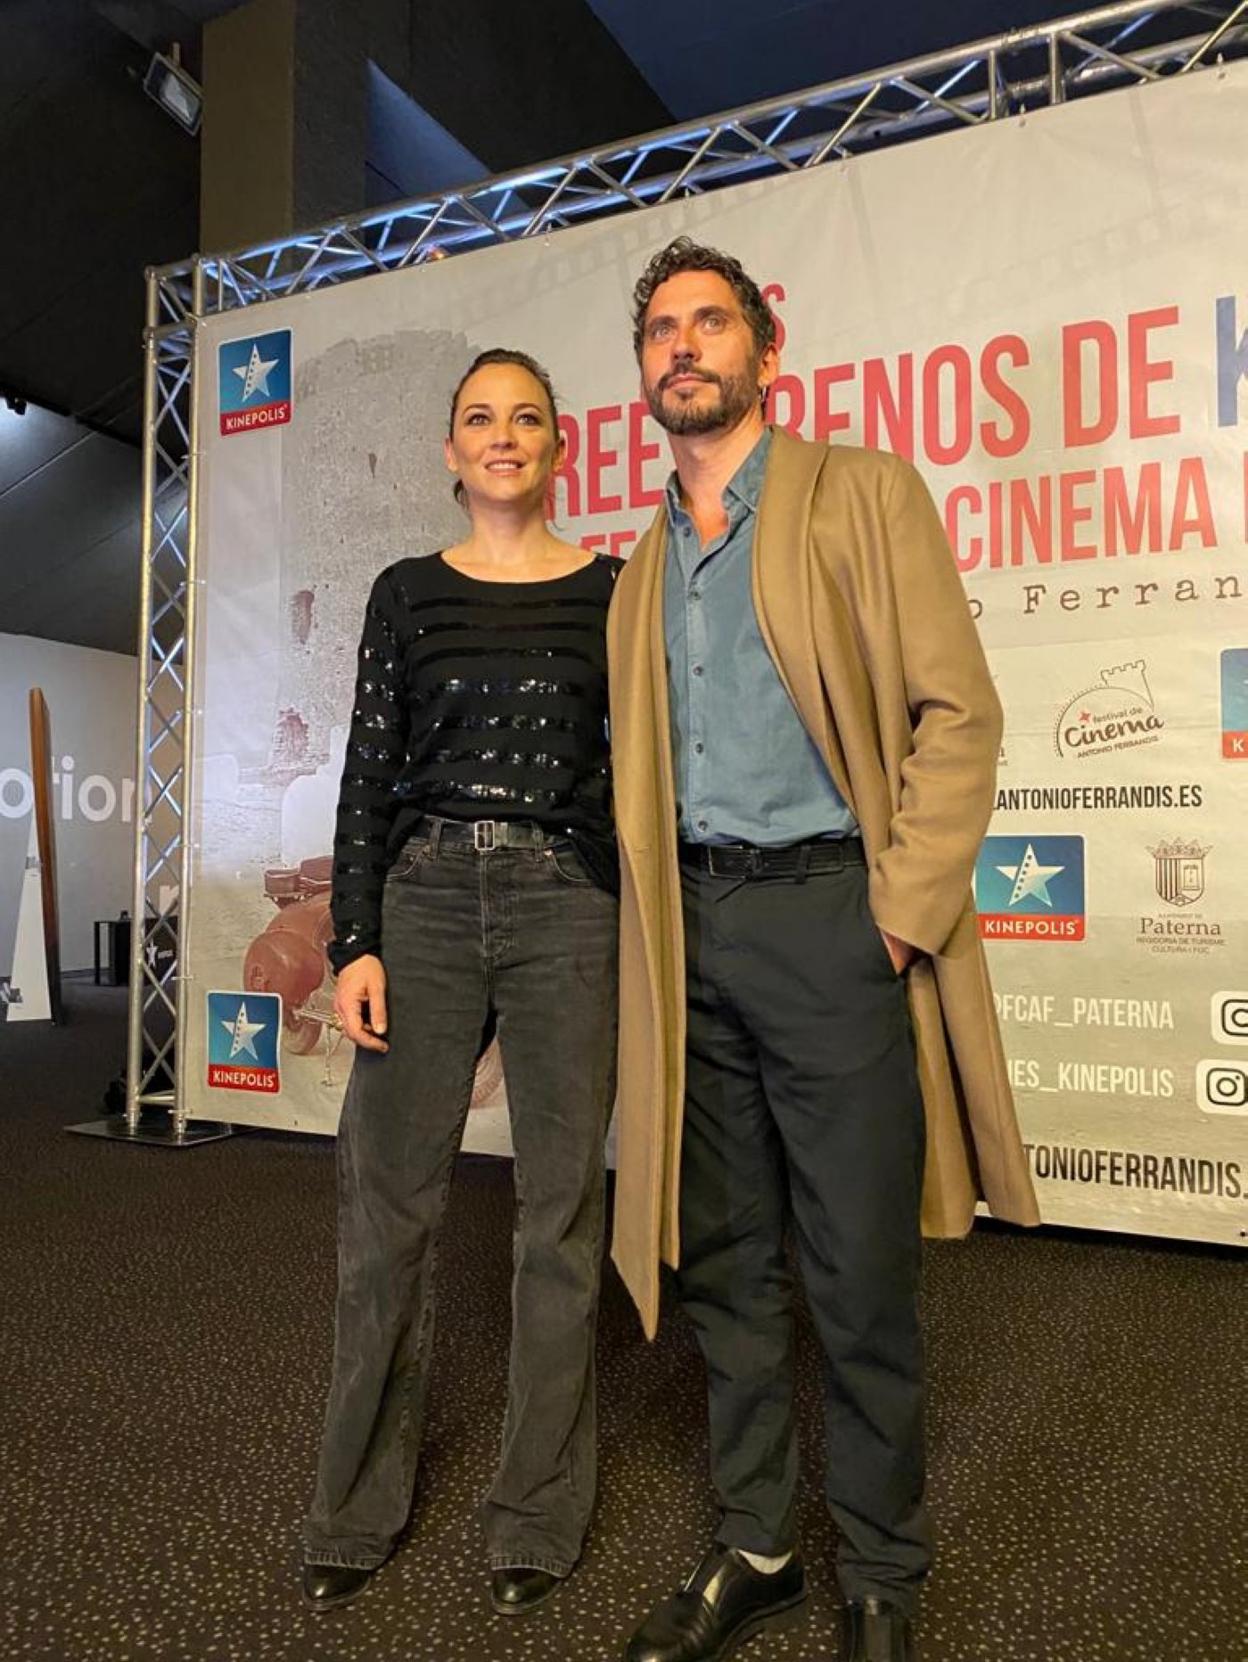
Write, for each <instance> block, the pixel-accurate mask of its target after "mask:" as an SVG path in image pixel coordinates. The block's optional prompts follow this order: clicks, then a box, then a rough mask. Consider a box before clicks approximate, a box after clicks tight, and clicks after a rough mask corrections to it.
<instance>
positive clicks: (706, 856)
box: [679, 837, 867, 877]
mask: <svg viewBox="0 0 1248 1662" xmlns="http://www.w3.org/2000/svg"><path fill="white" fill-rule="evenodd" d="M679 852H680V863H681V865H682V866H686V867H689V868H690V869H692V870H695V871H704V872H706V873H707V874H708V876H710V877H804V876H806V874H807V873H808V872H812V871H840V870H841V869H842V867H844V866H865V865H866V863H867V856H866V853H865V851H864V850H863V846H862V839H861V837H827V838H823V839H822V840H821V841H818V842H806V843H794V844H792V845H791V846H790V847H788V848H757V847H756V846H755V845H754V844H753V843H681V844H680V850H679Z"/></svg>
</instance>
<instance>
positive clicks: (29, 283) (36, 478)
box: [0, 0, 1078, 651]
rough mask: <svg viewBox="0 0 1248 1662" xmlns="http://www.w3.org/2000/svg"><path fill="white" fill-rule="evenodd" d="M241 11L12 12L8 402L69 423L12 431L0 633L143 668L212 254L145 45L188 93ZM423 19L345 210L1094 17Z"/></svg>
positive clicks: (708, 2)
mask: <svg viewBox="0 0 1248 1662" xmlns="http://www.w3.org/2000/svg"><path fill="white" fill-rule="evenodd" d="M237 3H238V0H0V232H2V236H0V247H2V248H3V250H4V253H3V260H2V261H0V395H9V396H10V397H18V398H21V399H25V400H28V401H29V402H30V404H31V405H32V406H33V405H40V406H43V407H44V409H45V410H47V411H49V412H56V413H59V414H60V415H62V416H63V417H65V418H66V420H65V422H64V424H63V426H61V427H59V428H57V427H56V424H55V423H51V424H50V422H51V418H50V416H48V417H41V418H40V420H39V421H38V422H36V421H34V420H32V416H31V415H28V416H27V417H24V418H21V421H19V420H18V418H16V417H13V416H5V417H4V419H0V632H3V631H9V632H14V633H31V634H38V635H45V636H49V637H51V638H56V639H61V640H68V641H76V642H78V643H80V644H84V645H93V646H100V647H105V648H107V649H109V650H114V651H130V650H133V642H134V597H135V592H136V570H137V555H136V549H137V537H136V532H135V512H136V507H137V493H138V465H137V450H136V448H135V447H136V445H137V441H138V437H139V433H140V424H141V375H140V361H141V360H140V346H141V330H142V321H143V319H142V305H143V300H142V296H143V271H144V268H145V267H146V266H148V265H153V264H156V265H158V264H164V263H167V262H170V261H174V260H177V259H180V258H182V257H184V256H185V255H187V254H189V253H191V252H193V251H194V250H195V248H196V246H197V242H198V236H197V231H198V193H199V151H198V141H197V140H196V139H193V138H190V137H188V136H187V135H186V134H185V133H183V132H182V131H181V130H180V129H179V128H178V127H177V126H176V125H175V124H174V123H173V122H172V121H171V120H170V119H169V118H168V117H167V116H166V115H165V114H164V113H163V112H162V111H161V110H160V109H159V108H158V107H157V106H156V105H155V104H153V103H151V102H150V101H149V100H148V99H147V98H146V97H145V96H144V94H143V91H142V88H141V85H140V81H141V77H142V73H143V71H144V69H145V68H146V66H147V63H148V61H149V58H150V54H151V52H152V50H154V49H157V48H159V49H161V50H167V49H168V47H169V46H170V44H171V42H174V41H177V42H178V43H179V45H180V46H181V49H182V53H183V58H184V61H185V62H186V64H187V66H188V67H189V68H190V69H191V70H192V72H197V71H198V68H199V62H200V38H201V29H202V25H203V24H204V23H205V22H206V21H207V20H209V19H210V18H212V17H215V16H217V15H219V14H221V13H223V12H226V11H230V10H233V9H234V6H235V5H236V4H237ZM296 3H299V4H303V3H307V4H317V3H322V0H296ZM407 3H408V0H360V6H361V11H362V12H363V13H364V14H366V17H367V21H368V24H369V26H370V27H374V26H375V29H376V31H377V33H378V35H379V36H381V35H384V36H385V38H386V40H387V41H388V42H389V52H390V58H389V59H387V58H386V55H385V53H382V52H380V51H379V52H377V53H375V54H374V56H375V57H376V58H377V59H378V60H380V61H378V62H377V63H375V65H374V68H373V71H372V75H373V80H372V82H371V83H370V84H371V87H372V96H371V97H370V109H369V153H368V156H367V158H366V168H365V170H364V172H363V174H362V176H361V178H360V181H359V196H358V201H357V202H355V203H354V204H350V205H348V206H354V207H361V208H362V207H364V206H365V205H366V204H367V203H369V202H376V201H378V200H381V199H384V198H385V197H387V196H389V197H393V196H395V195H404V194H414V193H415V192H417V191H424V190H428V189H432V188H439V187H446V186H449V185H452V184H464V183H468V182H470V181H469V180H468V179H466V178H464V177H461V176H460V175H461V174H462V172H463V170H464V168H465V167H470V168H471V170H472V171H473V172H474V173H477V174H478V176H479V175H480V174H483V173H484V172H486V171H487V170H488V171H490V172H499V171H505V170H508V169H511V168H516V167H521V166H524V165H527V164H528V163H530V162H537V161H543V160H546V159H548V158H549V157H550V156H551V155H552V154H563V153H567V152H568V151H571V150H574V149H576V148H578V147H581V146H585V145H589V144H594V143H600V142H603V141H604V140H608V139H611V138H614V137H621V138H622V137H628V136H630V135H631V134H633V133H637V132H642V131H648V130H652V129H653V128H656V127H660V126H663V125H665V124H667V123H668V122H673V121H676V120H683V119H688V118H690V117H695V116H698V115H704V114H708V113H711V112H713V111H717V110H723V109H729V108H733V107H735V106H739V105H742V104H746V103H749V102H753V101H756V100H759V99H763V98H767V97H772V96H776V95H779V94H783V93H785V92H790V91H795V90H797V89H798V88H800V87H805V86H810V85H813V84H816V83H818V82H821V81H827V80H832V79H835V78H836V77H838V76H841V75H846V74H850V73H853V72H857V71H860V70H863V69H867V68H871V67H873V66H875V65H877V64H886V63H891V62H896V61H898V60H900V59H904V58H907V57H911V56H915V55H917V54H919V53H921V52H925V51H928V50H932V49H935V48H938V47H940V46H949V45H956V44H958V43H960V42H962V41H967V40H972V39H975V38H977V37H979V36H981V35H984V34H995V33H999V32H1001V31H1002V30H1004V29H1006V28H1008V27H1013V26H1018V25H1023V24H1027V23H1033V22H1036V21H1039V20H1041V19H1044V18H1048V17H1055V16H1061V15H1063V14H1065V13H1067V12H1072V11H1075V10H1077V9H1078V7H1077V6H1076V5H1075V4H1074V3H1073V0H1067V3H1066V4H1061V3H1060V0H1056V3H1055V0H1048V3H1045V0H1007V3H1004V4H1003V3H1000V0H949V3H947V4H945V5H942V6H919V5H913V4H909V3H905V0H892V3H891V4H881V3H880V0H773V3H770V4H769V3H767V0H655V3H653V4H651V3H642V0H543V4H542V6H541V7H539V8H529V9H527V10H526V9H524V8H521V9H520V10H517V8H516V7H515V6H514V5H511V4H504V3H503V0H411V4H410V11H408V10H407V9H404V10H403V11H402V13H401V16H402V20H403V23H404V25H406V27H405V28H399V29H396V28H395V27H394V26H393V24H394V18H395V16H396V15H399V14H398V13H396V9H395V8H396V6H398V5H402V6H404V7H405V8H406V6H407ZM383 13H384V14H385V15H384V17H383ZM539 19H540V28H539V26H538V22H539ZM556 25H557V26H556ZM552 40H553V41H554V42H555V44H556V48H557V49H556V51H555V52H553V53H552V52H550V51H548V50H547V45H548V43H549V42H550V41H552ZM396 62H397V63H398V69H397V70H396V69H395V68H394V63H396ZM542 77H544V78H545V79H544V82H543V81H542V79H541V78H542ZM403 80H405V81H406V88H407V91H406V92H405V91H404V90H402V88H401V87H400V86H399V85H397V84H396V83H397V81H403ZM408 94H414V95H415V96H409V95H408ZM604 126H605V128H606V130H605V131H604V130H603V129H604ZM477 158H479V162H478V161H477ZM32 415H33V412H32ZM0 416H4V406H3V405H2V404H0ZM22 421H25V422H28V423H30V425H29V427H27V428H26V429H25V430H24V436H22V437H20V438H19V433H20V432H22V427H21V422H22ZM23 458H25V460H26V463H28V464H29V466H28V467H27V468H26V470H25V471H23V468H24V466H25V464H24V463H23ZM123 480H129V481H130V486H129V497H128V501H129V504H130V506H129V508H127V507H126V505H125V504H126V501H127V495H126V491H125V490H122V489H120V488H119V483H118V482H119V481H123ZM71 499H72V501H73V502H74V503H75V504H77V507H76V508H75V510H74V511H73V512H65V511H64V507H63V505H64V504H66V503H67V502H69V501H71ZM53 556H54V557H53ZM36 574H37V576H36ZM50 576H55V583H53V584H49V581H48V579H49V577H50Z"/></svg>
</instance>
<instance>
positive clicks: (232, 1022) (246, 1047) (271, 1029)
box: [207, 992, 282, 1096]
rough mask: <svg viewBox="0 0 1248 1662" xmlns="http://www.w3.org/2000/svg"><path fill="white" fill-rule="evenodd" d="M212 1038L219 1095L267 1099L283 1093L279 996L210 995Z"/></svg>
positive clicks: (211, 1073)
mask: <svg viewBox="0 0 1248 1662" xmlns="http://www.w3.org/2000/svg"><path fill="white" fill-rule="evenodd" d="M207 1033H208V1083H209V1085H211V1086H212V1087H213V1089H214V1090H220V1091H262V1092H263V1093H264V1094H265V1095H267V1096H272V1095H274V1094H276V1092H278V1091H280V1090H281V1088H282V1082H281V1071H280V1067H279V1064H278V1048H279V1045H280V1042H281V1033H282V1001H281V999H280V997H279V996H278V995H277V994H276V993H222V992H215V993H209V994H208V1023H207Z"/></svg>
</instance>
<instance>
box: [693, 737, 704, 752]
mask: <svg viewBox="0 0 1248 1662" xmlns="http://www.w3.org/2000/svg"><path fill="white" fill-rule="evenodd" d="M705 749H706V746H705V745H704V744H703V743H702V741H701V739H699V740H698V742H697V744H695V745H694V747H693V753H694V755H695V756H700V755H701V754H702V752H703V751H704V750H705Z"/></svg>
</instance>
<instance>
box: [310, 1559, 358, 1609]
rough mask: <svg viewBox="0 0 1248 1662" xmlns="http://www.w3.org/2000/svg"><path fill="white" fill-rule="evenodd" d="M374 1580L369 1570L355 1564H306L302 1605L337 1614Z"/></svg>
mask: <svg viewBox="0 0 1248 1662" xmlns="http://www.w3.org/2000/svg"><path fill="white" fill-rule="evenodd" d="M372 1578H373V1572H372V1570H361V1569H358V1568H357V1567H356V1566H355V1565H354V1564H305V1565H304V1566H303V1602H304V1603H305V1604H310V1605H311V1606H312V1608H313V1610H336V1609H337V1608H338V1606H339V1605H340V1604H350V1602H351V1600H352V1599H358V1598H359V1596H360V1594H361V1593H362V1592H363V1591H364V1589H365V1588H366V1587H367V1586H368V1584H369V1582H370V1581H371V1580H372Z"/></svg>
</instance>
